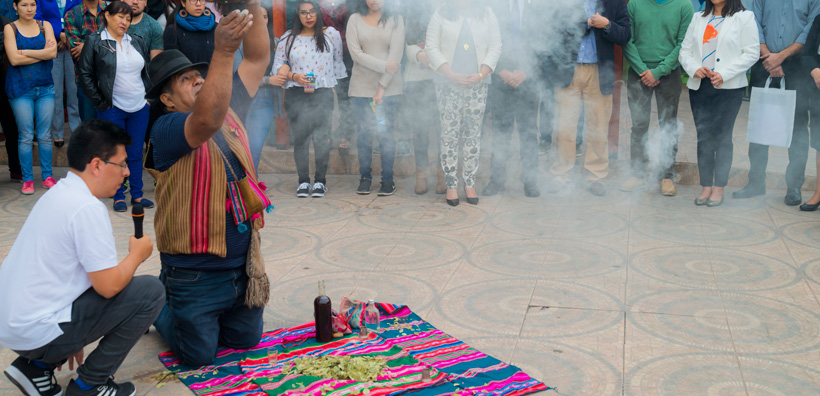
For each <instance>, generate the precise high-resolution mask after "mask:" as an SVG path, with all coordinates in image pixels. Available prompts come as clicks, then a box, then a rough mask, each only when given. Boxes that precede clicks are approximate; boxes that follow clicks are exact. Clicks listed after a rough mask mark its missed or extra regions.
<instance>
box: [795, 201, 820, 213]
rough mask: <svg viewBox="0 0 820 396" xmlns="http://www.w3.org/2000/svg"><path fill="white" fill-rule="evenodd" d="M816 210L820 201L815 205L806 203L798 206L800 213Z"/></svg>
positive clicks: (819, 206)
mask: <svg viewBox="0 0 820 396" xmlns="http://www.w3.org/2000/svg"><path fill="white" fill-rule="evenodd" d="M817 208H820V201H818V202H817V203H815V204H810V203H808V202H806V203H804V204H802V205H800V210H801V211H802V212H814V211H815V210H817Z"/></svg>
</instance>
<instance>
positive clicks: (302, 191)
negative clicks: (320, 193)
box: [296, 183, 310, 198]
mask: <svg viewBox="0 0 820 396" xmlns="http://www.w3.org/2000/svg"><path fill="white" fill-rule="evenodd" d="M296 196H297V197H299V198H307V197H308V196H310V183H302V184H300V185H299V188H297V189H296Z"/></svg>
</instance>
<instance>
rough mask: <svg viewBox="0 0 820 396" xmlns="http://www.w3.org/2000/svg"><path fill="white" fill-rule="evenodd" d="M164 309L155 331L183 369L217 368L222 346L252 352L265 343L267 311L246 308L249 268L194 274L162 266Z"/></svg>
mask: <svg viewBox="0 0 820 396" xmlns="http://www.w3.org/2000/svg"><path fill="white" fill-rule="evenodd" d="M159 280H160V281H161V282H162V283H163V284H164V285H165V307H163V308H162V312H161V313H160V314H159V317H158V318H157V321H156V322H154V326H155V327H156V328H157V331H158V332H159V334H160V335H162V338H164V339H165V342H166V343H168V346H169V347H171V349H172V350H173V351H174V353H176V354H177V356H178V357H179V359H180V360H181V361H182V364H184V365H186V366H192V367H201V366H204V365H208V364H211V363H213V361H214V359H216V349H217V347H218V346H225V347H228V348H234V349H248V348H252V347H254V346H256V345H258V344H259V341H260V340H261V339H262V324H263V321H262V313H263V312H264V310H263V308H248V307H246V306H245V290H246V289H247V287H248V275H247V274H246V273H245V267H244V266H243V267H240V268H235V269H229V270H223V271H196V270H191V269H183V268H178V267H172V266H169V265H166V264H162V270H161V272H160V274H159Z"/></svg>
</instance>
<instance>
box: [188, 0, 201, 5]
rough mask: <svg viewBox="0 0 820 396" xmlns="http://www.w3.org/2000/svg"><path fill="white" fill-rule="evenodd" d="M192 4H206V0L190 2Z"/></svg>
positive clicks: (191, 0) (190, 0)
mask: <svg viewBox="0 0 820 396" xmlns="http://www.w3.org/2000/svg"><path fill="white" fill-rule="evenodd" d="M188 1H189V2H190V3H191V4H205V0H188Z"/></svg>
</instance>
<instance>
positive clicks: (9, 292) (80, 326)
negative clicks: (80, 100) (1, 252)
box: [0, 120, 165, 396]
mask: <svg viewBox="0 0 820 396" xmlns="http://www.w3.org/2000/svg"><path fill="white" fill-rule="evenodd" d="M130 141H131V138H130V136H129V135H128V134H127V133H126V132H125V131H124V130H123V129H121V128H119V127H117V126H116V125H114V124H112V123H110V122H107V121H101V120H88V121H85V122H83V123H82V124H80V126H79V127H78V128H77V130H76V131H74V133H73V134H72V136H71V141H70V142H69V146H68V162H69V166H70V167H71V169H70V171H69V172H68V175H67V176H66V177H65V178H64V179H62V180H60V182H59V183H57V185H56V186H55V187H54V188H52V189H51V190H49V191H48V192H46V193H45V194H44V195H43V197H42V198H40V200H39V201H38V202H37V204H36V205H34V208H33V209H32V210H31V213H30V214H29V216H28V218H27V219H26V222H25V224H23V228H22V229H21V230H20V233H19V234H18V236H17V240H15V241H14V245H13V246H12V248H11V251H10V252H9V254H8V256H7V257H6V259H5V260H4V261H3V265H2V266H0V302H2V303H0V344H2V345H4V346H6V347H7V348H9V349H12V350H14V351H15V352H17V354H18V355H20V356H19V357H18V358H17V359H16V360H14V362H12V364H11V366H9V367H8V368H7V369H6V370H5V371H4V372H5V374H6V376H7V377H8V378H9V379H10V380H11V381H12V382H13V383H14V384H15V385H17V387H18V388H20V390H21V391H23V393H24V394H26V395H29V396H35V395H47V396H55V395H61V394H62V393H61V392H62V390H61V388H60V385H58V384H56V382H55V380H54V377H53V373H54V369H55V368H57V367H59V366H61V365H62V364H63V363H65V362H66V361H69V368H71V369H73V366H74V363H77V364H78V365H80V366H79V367H78V368H77V379H76V380H73V379H72V380H71V382H70V383H69V385H68V387H67V388H66V392H65V395H98V396H99V395H106V396H120V395H133V394H134V393H135V388H134V385H133V384H131V383H127V382H126V383H121V384H116V383H114V381H113V380H112V379H111V376H112V375H113V374H114V373H115V372H116V371H117V369H118V368H119V366H120V364H122V361H123V360H124V359H125V356H126V355H127V354H128V352H129V351H130V350H131V348H132V347H133V346H134V345H135V344H136V343H137V340H139V338H140V336H141V335H142V334H144V333H145V331H146V330H147V329H148V327H149V326H151V323H153V321H154V319H156V317H157V316H158V315H159V313H160V311H161V309H162V306H163V304H164V302H165V291H164V288H163V286H162V284H161V283H160V282H159V280H158V279H157V278H155V277H150V276H140V277H134V272H135V271H136V269H137V267H139V265H140V264H142V262H144V261H145V260H147V259H148V258H149V257H150V256H151V253H152V251H153V249H154V245H153V243H152V242H151V240H150V239H149V238H148V236H143V237H142V238H140V239H136V238H135V237H133V236H132V237H131V240H130V241H129V245H128V251H129V253H128V255H127V256H126V257H125V259H123V260H122V261H120V262H118V260H117V249H116V246H115V243H114V235H113V232H112V227H111V220H110V219H109V217H108V209H107V208H106V206H105V204H103V203H102V202H101V201H100V198H108V197H110V196H112V195H114V193H115V192H116V190H117V188H118V187H119V185H120V184H121V183H122V180H123V178H124V177H127V176H128V167H127V165H126V163H125V160H126V153H125V147H126V145H128V144H129V143H130ZM98 339H99V340H100V342H99V346H98V347H97V348H96V349H95V350H94V351H93V352H92V353H91V354H90V355H89V356H88V359H85V362H83V347H85V345H86V344H88V343H91V342H94V341H96V340H98Z"/></svg>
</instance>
